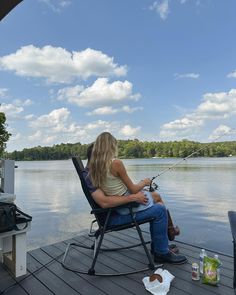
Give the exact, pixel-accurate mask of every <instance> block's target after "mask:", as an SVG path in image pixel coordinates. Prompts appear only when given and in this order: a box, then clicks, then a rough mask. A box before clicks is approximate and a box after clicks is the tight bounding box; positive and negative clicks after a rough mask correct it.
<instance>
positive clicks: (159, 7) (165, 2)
mask: <svg viewBox="0 0 236 295" xmlns="http://www.w3.org/2000/svg"><path fill="white" fill-rule="evenodd" d="M149 9H150V10H154V11H156V12H157V13H158V14H159V15H160V17H161V19H163V20H165V19H166V18H167V15H168V14H169V0H162V1H160V0H159V1H155V2H154V3H153V4H152V5H151V6H150V7H149Z"/></svg>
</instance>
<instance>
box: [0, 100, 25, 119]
mask: <svg viewBox="0 0 236 295" xmlns="http://www.w3.org/2000/svg"><path fill="white" fill-rule="evenodd" d="M23 110H24V108H23V107H19V106H16V105H14V104H11V103H9V104H7V103H2V104H1V105H0V112H3V113H5V115H6V117H7V119H8V120H10V119H15V118H17V117H18V115H19V114H20V113H22V112H23Z"/></svg>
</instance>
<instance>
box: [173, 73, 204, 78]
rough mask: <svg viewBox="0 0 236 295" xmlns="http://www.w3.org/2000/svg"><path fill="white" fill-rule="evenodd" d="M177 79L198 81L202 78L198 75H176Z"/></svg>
mask: <svg viewBox="0 0 236 295" xmlns="http://www.w3.org/2000/svg"><path fill="white" fill-rule="evenodd" d="M174 76H175V79H198V78H199V77H200V75H199V74H197V73H185V74H178V73H176V74H174Z"/></svg>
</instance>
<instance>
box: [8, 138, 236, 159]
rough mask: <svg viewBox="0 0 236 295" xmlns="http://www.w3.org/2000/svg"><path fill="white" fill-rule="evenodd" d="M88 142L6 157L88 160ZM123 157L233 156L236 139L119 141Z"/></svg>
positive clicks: (29, 151) (27, 150)
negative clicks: (77, 158)
mask: <svg viewBox="0 0 236 295" xmlns="http://www.w3.org/2000/svg"><path fill="white" fill-rule="evenodd" d="M87 147H88V144H81V143H74V144H72V143H66V144H65V143H61V144H55V145H53V146H51V147H49V146H45V147H42V146H37V147H33V148H25V149H23V150H22V151H13V152H11V153H7V152H5V154H4V157H5V158H8V159H12V160H16V161H33V160H65V159H70V158H71V157H72V156H74V155H79V156H80V157H81V158H82V159H86V150H87ZM118 151H119V155H118V157H119V158H123V159H130V158H153V157H161V158H166V157H176V158H185V157H187V156H188V155H190V154H192V153H194V152H197V153H196V154H195V155H194V157H229V156H236V141H224V142H213V143H200V142H195V141H189V140H182V141H168V142H162V141H161V142H148V141H144V142H143V141H139V140H138V139H134V140H118Z"/></svg>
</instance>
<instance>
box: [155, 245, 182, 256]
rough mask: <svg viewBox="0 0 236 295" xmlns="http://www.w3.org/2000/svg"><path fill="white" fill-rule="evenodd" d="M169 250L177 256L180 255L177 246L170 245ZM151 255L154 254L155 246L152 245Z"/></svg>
mask: <svg viewBox="0 0 236 295" xmlns="http://www.w3.org/2000/svg"><path fill="white" fill-rule="evenodd" d="M169 250H170V251H171V252H173V253H175V254H178V253H179V248H178V247H177V245H175V244H170V245H169ZM151 253H152V254H154V250H153V244H152V243H151Z"/></svg>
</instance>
